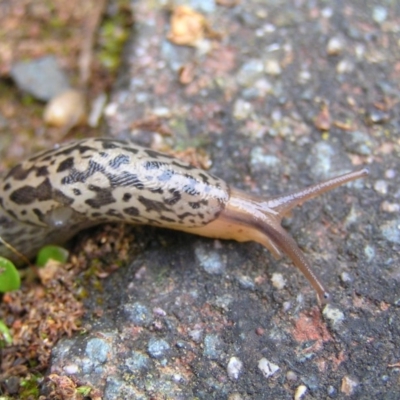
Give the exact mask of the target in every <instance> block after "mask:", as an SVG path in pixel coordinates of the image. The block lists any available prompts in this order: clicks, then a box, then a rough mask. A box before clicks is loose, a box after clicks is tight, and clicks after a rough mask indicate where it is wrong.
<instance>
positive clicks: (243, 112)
mask: <svg viewBox="0 0 400 400" xmlns="http://www.w3.org/2000/svg"><path fill="white" fill-rule="evenodd" d="M252 113H253V106H252V105H251V103H249V102H247V101H245V100H242V99H237V100H236V101H235V103H234V105H233V116H234V118H235V119H237V120H239V121H241V120H244V119H248V118H249V117H250V116H251V114H252Z"/></svg>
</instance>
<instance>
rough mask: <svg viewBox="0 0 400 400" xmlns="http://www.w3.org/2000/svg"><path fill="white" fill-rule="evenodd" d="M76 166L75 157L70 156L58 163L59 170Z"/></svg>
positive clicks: (66, 169)
mask: <svg viewBox="0 0 400 400" xmlns="http://www.w3.org/2000/svg"><path fill="white" fill-rule="evenodd" d="M73 166H74V158H73V157H68V158H66V159H65V160H64V161H61V162H60V164H59V165H58V168H57V172H64V171H68V170H69V169H71V168H72V167H73Z"/></svg>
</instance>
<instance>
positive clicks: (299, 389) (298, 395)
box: [294, 385, 307, 400]
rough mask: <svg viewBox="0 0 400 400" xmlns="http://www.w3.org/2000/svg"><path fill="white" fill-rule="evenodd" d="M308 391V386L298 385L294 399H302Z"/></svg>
mask: <svg viewBox="0 0 400 400" xmlns="http://www.w3.org/2000/svg"><path fill="white" fill-rule="evenodd" d="M306 392H307V386H305V385H300V386H298V387H297V389H296V392H295V393H294V400H300V399H301V398H302V397H303V396H304V395H305V394H306Z"/></svg>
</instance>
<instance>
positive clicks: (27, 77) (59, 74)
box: [10, 56, 69, 101]
mask: <svg viewBox="0 0 400 400" xmlns="http://www.w3.org/2000/svg"><path fill="white" fill-rule="evenodd" d="M10 74H11V77H12V78H13V79H14V81H15V82H16V84H17V86H18V88H19V89H20V90H23V91H25V92H27V93H29V94H31V95H32V96H33V97H35V98H37V99H39V100H42V101H49V100H50V99H52V98H54V97H55V96H57V95H59V94H60V93H62V92H65V91H66V90H67V89H69V82H68V79H67V77H66V75H65V73H64V71H62V69H61V68H60V67H59V66H58V63H57V60H56V58H55V57H53V56H45V57H42V58H38V59H36V60H29V61H22V62H18V63H16V64H14V65H13V66H12V68H11V71H10Z"/></svg>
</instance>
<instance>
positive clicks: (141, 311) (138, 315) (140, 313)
mask: <svg viewBox="0 0 400 400" xmlns="http://www.w3.org/2000/svg"><path fill="white" fill-rule="evenodd" d="M123 310H124V314H125V315H126V318H127V320H129V321H130V322H132V323H133V324H135V325H137V326H148V325H150V323H151V322H152V321H153V315H152V313H151V311H150V309H149V308H148V307H147V306H145V305H144V304H142V303H140V302H135V303H133V304H132V303H127V304H124V306H123Z"/></svg>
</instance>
